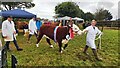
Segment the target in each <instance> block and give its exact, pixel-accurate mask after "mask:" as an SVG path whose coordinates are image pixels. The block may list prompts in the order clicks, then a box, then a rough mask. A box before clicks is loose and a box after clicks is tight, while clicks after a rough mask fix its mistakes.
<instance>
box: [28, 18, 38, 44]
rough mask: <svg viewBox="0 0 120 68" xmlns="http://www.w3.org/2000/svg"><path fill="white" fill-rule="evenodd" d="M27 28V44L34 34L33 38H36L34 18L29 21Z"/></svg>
mask: <svg viewBox="0 0 120 68" xmlns="http://www.w3.org/2000/svg"><path fill="white" fill-rule="evenodd" d="M28 27H29V36H28V42H29V40H30V38H31V36H32V35H34V34H35V36H36V37H37V26H36V17H33V18H32V19H31V20H30V21H29V24H28Z"/></svg>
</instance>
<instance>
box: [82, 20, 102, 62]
mask: <svg viewBox="0 0 120 68" xmlns="http://www.w3.org/2000/svg"><path fill="white" fill-rule="evenodd" d="M96 23H97V22H96V21H95V20H92V22H91V26H88V27H86V28H85V29H84V30H83V33H84V32H87V37H86V46H85V48H84V51H83V53H85V54H87V53H86V51H87V49H88V47H91V48H92V51H93V54H94V56H95V58H96V59H97V60H101V59H99V58H98V56H97V51H96V45H95V37H96V35H100V34H102V32H101V31H100V30H99V29H98V28H97V27H96V26H95V25H96Z"/></svg>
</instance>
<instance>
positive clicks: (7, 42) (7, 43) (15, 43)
mask: <svg viewBox="0 0 120 68" xmlns="http://www.w3.org/2000/svg"><path fill="white" fill-rule="evenodd" d="M13 38H14V37H13ZM13 43H14V45H15V47H16V48H17V49H19V46H18V44H17V41H16V40H15V38H14V40H13ZM9 44H10V41H6V44H5V45H6V46H7V49H9Z"/></svg>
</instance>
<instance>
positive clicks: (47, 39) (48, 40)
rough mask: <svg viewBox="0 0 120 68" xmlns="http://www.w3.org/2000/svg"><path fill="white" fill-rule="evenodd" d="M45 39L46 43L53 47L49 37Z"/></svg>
mask: <svg viewBox="0 0 120 68" xmlns="http://www.w3.org/2000/svg"><path fill="white" fill-rule="evenodd" d="M46 41H47V43H48V44H49V45H50V47H51V48H53V45H52V44H51V42H50V39H49V38H46Z"/></svg>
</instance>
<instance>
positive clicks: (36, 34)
mask: <svg viewBox="0 0 120 68" xmlns="http://www.w3.org/2000/svg"><path fill="white" fill-rule="evenodd" d="M34 35H35V36H36V38H37V37H38V35H37V33H35V32H34ZM31 36H32V34H29V36H28V41H29V40H30V38H31Z"/></svg>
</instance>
